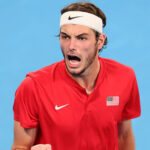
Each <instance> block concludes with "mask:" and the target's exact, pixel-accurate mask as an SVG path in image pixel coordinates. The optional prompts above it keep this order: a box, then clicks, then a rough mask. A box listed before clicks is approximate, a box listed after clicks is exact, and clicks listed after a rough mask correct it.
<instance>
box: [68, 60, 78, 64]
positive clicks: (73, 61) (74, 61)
mask: <svg viewBox="0 0 150 150" xmlns="http://www.w3.org/2000/svg"><path fill="white" fill-rule="evenodd" d="M69 61H70V63H72V64H74V65H76V64H78V63H79V61H76V60H69Z"/></svg>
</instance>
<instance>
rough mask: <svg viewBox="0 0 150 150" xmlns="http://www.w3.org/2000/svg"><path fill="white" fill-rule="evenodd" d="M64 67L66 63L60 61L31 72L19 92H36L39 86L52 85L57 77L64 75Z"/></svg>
mask: <svg viewBox="0 0 150 150" xmlns="http://www.w3.org/2000/svg"><path fill="white" fill-rule="evenodd" d="M64 66H65V64H64V61H60V62H57V63H54V64H51V65H49V66H46V67H43V68H41V69H39V70H37V71H33V72H29V73H28V74H27V75H26V78H25V79H24V80H23V81H22V82H21V84H20V86H19V87H18V89H17V91H18V90H19V91H20V90H23V91H33V89H35V90H36V89H37V88H38V87H39V85H40V86H42V85H45V86H47V85H50V83H52V81H54V80H55V78H56V76H59V77H60V73H62V70H63V68H64Z"/></svg>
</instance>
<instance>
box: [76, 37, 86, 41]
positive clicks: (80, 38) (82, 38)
mask: <svg viewBox="0 0 150 150" xmlns="http://www.w3.org/2000/svg"><path fill="white" fill-rule="evenodd" d="M77 38H78V39H79V40H81V41H84V40H87V38H85V37H81V36H79V37H77Z"/></svg>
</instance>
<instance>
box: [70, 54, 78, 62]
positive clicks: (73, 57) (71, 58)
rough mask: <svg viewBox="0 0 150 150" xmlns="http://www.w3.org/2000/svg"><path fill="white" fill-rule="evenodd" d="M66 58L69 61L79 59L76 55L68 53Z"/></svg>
mask: <svg viewBox="0 0 150 150" xmlns="http://www.w3.org/2000/svg"><path fill="white" fill-rule="evenodd" d="M68 59H69V60H70V61H81V59H80V58H79V57H78V56H74V55H68Z"/></svg>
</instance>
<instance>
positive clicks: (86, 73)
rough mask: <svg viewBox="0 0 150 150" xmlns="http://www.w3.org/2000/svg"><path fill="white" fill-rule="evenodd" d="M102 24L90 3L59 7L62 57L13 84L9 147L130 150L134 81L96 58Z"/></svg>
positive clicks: (136, 105)
mask: <svg viewBox="0 0 150 150" xmlns="http://www.w3.org/2000/svg"><path fill="white" fill-rule="evenodd" d="M105 25H106V16H105V14H104V13H103V12H102V11H101V10H100V9H99V8H98V7H97V6H95V5H93V4H92V3H88V2H80V3H72V4H70V5H68V6H67V7H65V8H63V9H62V10H61V19H60V34H59V38H60V46H61V50H62V53H63V56H64V60H62V61H60V62H57V63H54V64H52V65H50V66H46V67H44V68H42V69H40V70H38V71H34V72H31V73H28V74H27V76H26V78H25V79H24V80H23V82H22V83H21V85H20V86H19V87H18V89H17V91H16V94H15V101H14V106H13V110H14V143H13V146H12V150H30V149H31V150H135V140H134V134H133V130H132V125H131V119H133V118H136V117H138V116H140V114H141V109H140V98H139V91H138V86H137V81H136V77H135V73H134V71H133V69H132V68H131V67H129V66H126V65H123V64H121V63H119V62H116V61H114V60H111V59H106V58H105V59H104V58H102V57H99V52H100V51H101V50H102V49H103V47H104V45H106V44H107V37H106V35H105V34H104V32H103V28H104V27H105Z"/></svg>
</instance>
